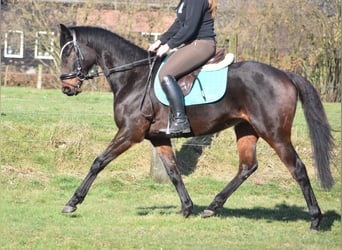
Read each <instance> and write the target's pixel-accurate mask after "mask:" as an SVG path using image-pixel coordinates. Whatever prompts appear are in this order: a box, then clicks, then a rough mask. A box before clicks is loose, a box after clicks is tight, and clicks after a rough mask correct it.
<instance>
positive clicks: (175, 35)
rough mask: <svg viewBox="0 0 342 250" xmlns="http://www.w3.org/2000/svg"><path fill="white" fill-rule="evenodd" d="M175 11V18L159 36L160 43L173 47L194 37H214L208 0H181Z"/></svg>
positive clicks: (192, 39)
mask: <svg viewBox="0 0 342 250" xmlns="http://www.w3.org/2000/svg"><path fill="white" fill-rule="evenodd" d="M176 11H177V18H176V20H175V21H174V23H173V24H172V25H171V26H170V28H169V29H168V30H167V31H166V32H165V33H164V34H162V36H161V37H160V41H161V42H162V44H165V43H167V44H168V45H169V47H170V48H171V49H173V48H176V47H178V46H180V45H181V44H183V43H185V44H187V43H191V42H192V41H194V40H196V39H210V38H215V31H214V20H213V18H212V17H211V14H210V10H209V4H208V0H181V1H180V3H179V4H178V6H177V8H176Z"/></svg>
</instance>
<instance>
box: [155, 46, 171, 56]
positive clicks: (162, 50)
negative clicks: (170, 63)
mask: <svg viewBox="0 0 342 250" xmlns="http://www.w3.org/2000/svg"><path fill="white" fill-rule="evenodd" d="M169 50H170V47H169V45H167V43H166V44H164V45H162V46H160V47H159V49H158V51H157V56H159V57H162V56H163V55H165V54H166V53H167V52H168V51H169Z"/></svg>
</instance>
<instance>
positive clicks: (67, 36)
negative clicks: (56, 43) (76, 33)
mask: <svg viewBox="0 0 342 250" xmlns="http://www.w3.org/2000/svg"><path fill="white" fill-rule="evenodd" d="M59 27H60V32H61V36H60V42H61V44H65V43H66V42H67V41H70V40H72V35H71V32H70V29H68V28H67V27H66V26H65V25H64V24H60V25H59Z"/></svg>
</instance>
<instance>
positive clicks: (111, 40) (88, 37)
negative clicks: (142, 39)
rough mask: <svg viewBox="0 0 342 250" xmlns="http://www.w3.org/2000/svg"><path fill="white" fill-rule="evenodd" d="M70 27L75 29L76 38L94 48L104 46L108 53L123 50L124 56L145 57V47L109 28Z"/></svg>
mask: <svg viewBox="0 0 342 250" xmlns="http://www.w3.org/2000/svg"><path fill="white" fill-rule="evenodd" d="M70 29H74V30H75V31H76V33H77V34H78V39H80V40H81V41H83V40H84V42H86V43H87V44H89V45H91V46H92V47H94V48H101V49H103V48H106V49H107V50H109V51H110V53H118V52H124V53H125V57H127V56H128V57H130V56H129V55H131V56H133V57H134V58H136V57H138V58H143V57H146V53H147V51H146V50H145V49H143V48H141V47H139V46H138V45H136V44H134V43H132V42H130V41H128V40H127V39H125V38H124V37H122V36H120V35H118V34H117V33H114V32H112V31H110V30H107V29H104V28H101V27H93V26H77V27H70ZM78 31H79V32H78ZM127 53H128V54H129V55H128V54H127ZM136 59H137V58H136Z"/></svg>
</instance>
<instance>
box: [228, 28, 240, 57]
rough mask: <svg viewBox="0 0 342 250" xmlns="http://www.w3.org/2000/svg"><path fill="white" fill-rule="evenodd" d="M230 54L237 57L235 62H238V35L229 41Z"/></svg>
mask: <svg viewBox="0 0 342 250" xmlns="http://www.w3.org/2000/svg"><path fill="white" fill-rule="evenodd" d="M229 52H231V53H233V54H234V55H235V61H237V59H238V57H239V55H238V34H234V35H233V37H232V39H230V40H229Z"/></svg>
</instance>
